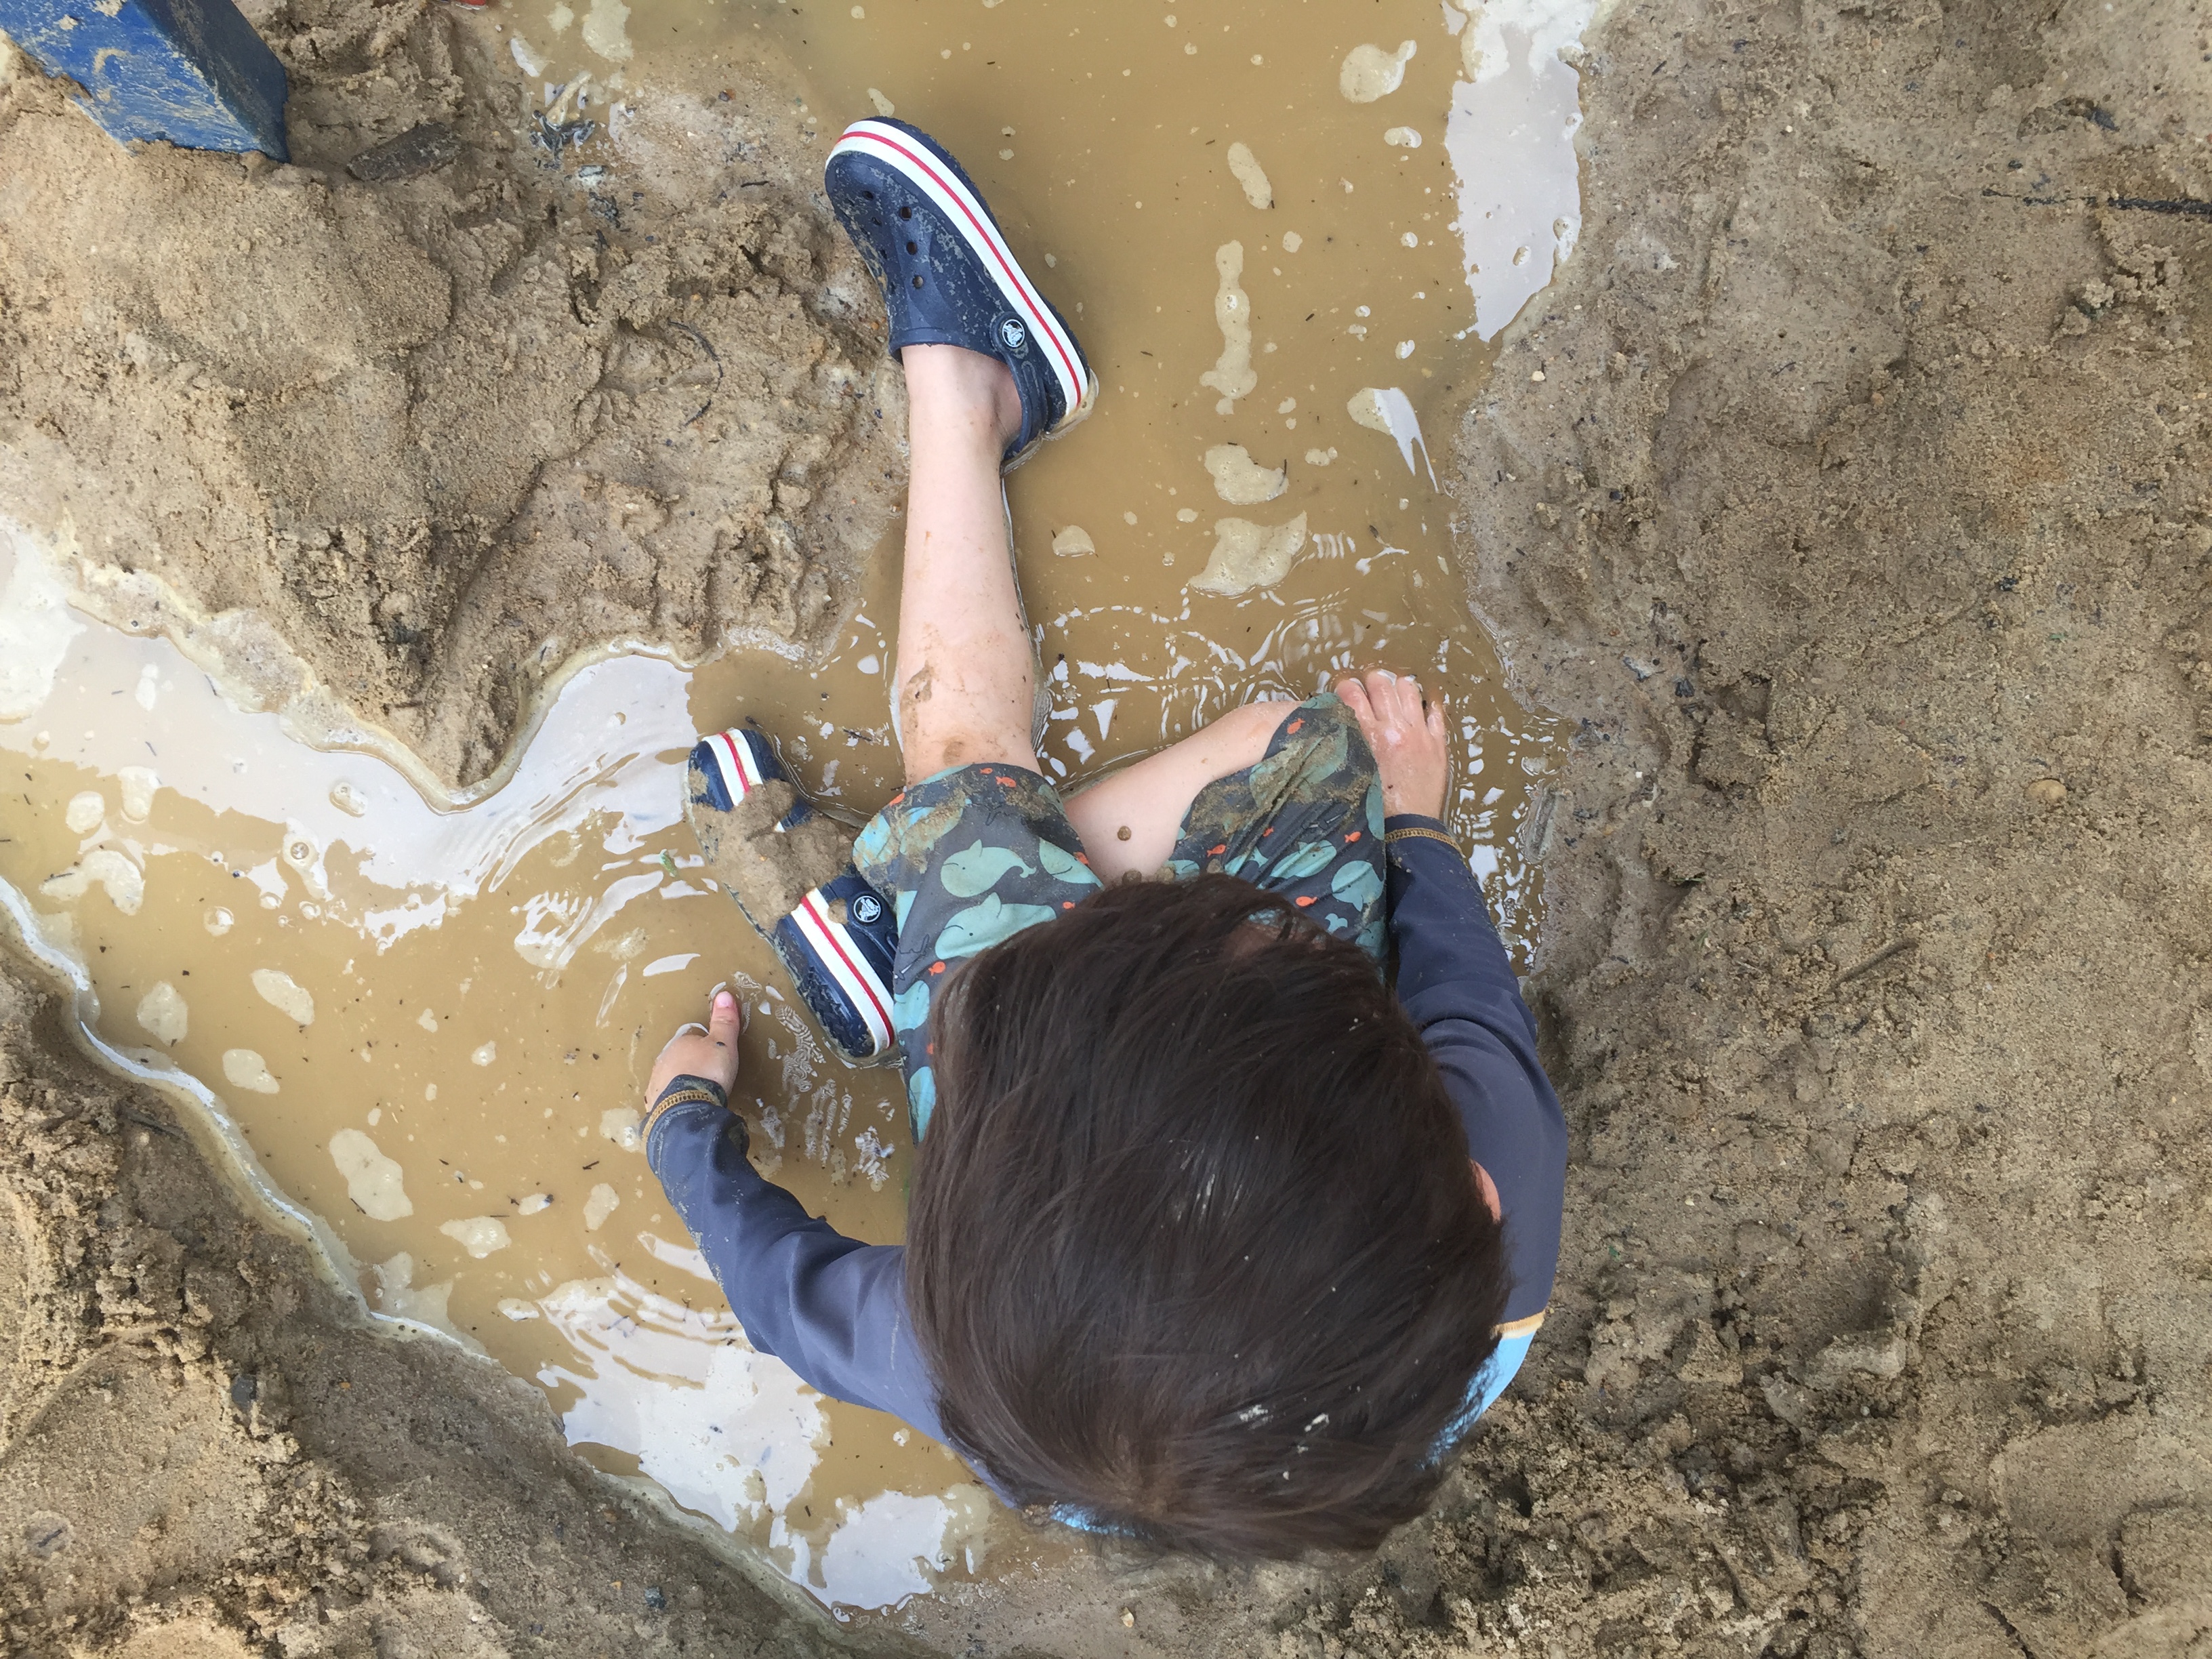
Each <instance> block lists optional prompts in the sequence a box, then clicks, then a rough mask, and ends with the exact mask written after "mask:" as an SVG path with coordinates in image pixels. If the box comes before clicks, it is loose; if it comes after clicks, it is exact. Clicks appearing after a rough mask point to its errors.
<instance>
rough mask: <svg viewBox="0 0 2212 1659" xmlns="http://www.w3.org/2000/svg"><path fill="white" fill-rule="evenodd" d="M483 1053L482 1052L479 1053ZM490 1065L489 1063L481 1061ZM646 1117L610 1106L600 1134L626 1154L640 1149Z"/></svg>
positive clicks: (602, 1120)
mask: <svg viewBox="0 0 2212 1659" xmlns="http://www.w3.org/2000/svg"><path fill="white" fill-rule="evenodd" d="M479 1052H481V1051H479ZM478 1063H479V1064H489V1061H479V1062H478ZM644 1121H645V1119H644V1117H643V1116H642V1115H640V1114H639V1113H638V1112H636V1111H635V1110H634V1109H631V1108H630V1107H628V1106H610V1107H608V1108H607V1109H606V1110H605V1111H604V1112H601V1113H600V1114H599V1133H601V1134H603V1135H605V1137H606V1138H607V1139H609V1140H611V1141H613V1142H614V1144H615V1145H616V1146H619V1147H621V1148H622V1149H623V1151H624V1152H635V1151H636V1150H637V1149H638V1145H639V1142H638V1138H637V1127H638V1125H639V1124H641V1123H642V1122H644Z"/></svg>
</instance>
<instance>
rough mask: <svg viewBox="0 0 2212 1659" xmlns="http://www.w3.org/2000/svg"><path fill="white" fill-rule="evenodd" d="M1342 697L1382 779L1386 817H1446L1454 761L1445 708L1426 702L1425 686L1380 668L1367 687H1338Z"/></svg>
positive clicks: (1355, 684) (1344, 684)
mask: <svg viewBox="0 0 2212 1659" xmlns="http://www.w3.org/2000/svg"><path fill="white" fill-rule="evenodd" d="M1336 695H1337V696H1339V697H1340V698H1341V699H1342V700H1343V702H1344V706H1345V707H1346V708H1349V709H1350V710H1351V711H1352V714H1353V716H1354V717H1355V718H1357V719H1358V721H1359V730H1360V732H1361V734H1362V735H1364V737H1365V738H1366V739H1367V746H1368V747H1369V748H1370V749H1372V750H1374V751H1375V764H1376V769H1378V770H1379V771H1380V772H1381V773H1382V775H1383V812H1384V814H1385V815H1386V816H1388V817H1397V816H1398V814H1400V813H1401V812H1414V813H1418V814H1419V815H1420V816H1421V817H1425V818H1437V817H1443V811H1444V780H1445V777H1446V775H1448V774H1449V771H1450V770H1451V757H1450V755H1449V751H1448V750H1446V749H1445V748H1444V708H1443V703H1441V702H1432V703H1430V704H1428V705H1427V706H1426V707H1425V708H1424V707H1423V704H1422V702H1421V683H1420V682H1419V680H1416V679H1409V678H1401V677H1400V676H1399V675H1396V674H1394V673H1392V672H1391V671H1389V669H1387V668H1377V669H1376V670H1374V671H1372V672H1370V674H1368V675H1367V676H1366V678H1365V679H1364V681H1362V680H1357V679H1349V680H1343V681H1340V682H1339V683H1338V685H1337V688H1336Z"/></svg>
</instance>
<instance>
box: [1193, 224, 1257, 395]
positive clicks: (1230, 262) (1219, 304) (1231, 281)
mask: <svg viewBox="0 0 2212 1659" xmlns="http://www.w3.org/2000/svg"><path fill="white" fill-rule="evenodd" d="M1213 270H1214V275H1215V276H1217V277H1218V279H1219V280H1218V286H1217V287H1216V288H1215V289H1214V294H1213V320H1214V323H1215V325H1217V326H1218V327H1219V329H1220V330H1221V356H1219V358H1218V359H1217V360H1216V361H1215V362H1214V365H1213V367H1212V368H1210V369H1208V370H1206V373H1205V374H1201V375H1200V376H1199V377H1198V383H1199V384H1200V386H1212V388H1213V389H1214V390H1215V391H1216V392H1219V393H1220V394H1221V397H1220V399H1219V401H1218V402H1217V403H1216V404H1214V405H1213V410H1214V413H1215V414H1217V415H1227V414H1230V413H1232V412H1233V411H1234V410H1236V407H1237V399H1238V398H1243V397H1249V395H1250V394H1251V391H1252V388H1253V387H1254V386H1257V385H1259V384H1260V377H1259V376H1258V375H1257V374H1255V373H1253V370H1252V298H1251V296H1250V295H1248V294H1246V293H1245V292H1244V288H1243V279H1244V244H1243V243H1242V242H1224V243H1223V244H1222V245H1221V246H1219V247H1218V248H1216V249H1215V250H1214V252H1213Z"/></svg>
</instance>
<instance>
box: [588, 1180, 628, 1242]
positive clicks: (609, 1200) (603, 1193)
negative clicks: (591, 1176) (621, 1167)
mask: <svg viewBox="0 0 2212 1659" xmlns="http://www.w3.org/2000/svg"><path fill="white" fill-rule="evenodd" d="M621 1207H622V1194H620V1193H618V1192H617V1191H616V1190H615V1189H614V1188H611V1187H610V1186H608V1185H607V1183H606V1182H604V1181H602V1182H599V1185H598V1186H596V1187H594V1188H592V1190H591V1191H590V1192H589V1193H587V1194H585V1196H584V1231H586V1232H587V1233H595V1232H597V1231H599V1229H600V1228H602V1227H604V1226H605V1225H607V1218H608V1217H609V1216H611V1215H612V1214H613V1213H614V1212H616V1211H617V1210H618V1209H620V1208H621Z"/></svg>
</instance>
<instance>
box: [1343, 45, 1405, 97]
mask: <svg viewBox="0 0 2212 1659" xmlns="http://www.w3.org/2000/svg"><path fill="white" fill-rule="evenodd" d="M1419 50H1420V48H1419V46H1416V45H1415V44H1414V43H1413V41H1411V40H1402V41H1401V42H1399V45H1398V50H1397V51H1395V52H1385V51H1384V50H1383V48H1382V47H1380V46H1369V45H1366V44H1364V43H1362V44H1361V45H1359V46H1354V47H1353V48H1352V50H1351V51H1350V52H1346V54H1345V57H1344V63H1343V64H1342V66H1341V67H1340V68H1339V69H1338V70H1337V72H1336V89H1337V90H1338V91H1339V92H1340V93H1342V94H1344V95H1345V96H1346V98H1349V99H1350V100H1352V102H1353V103H1355V104H1371V103H1373V102H1374V101H1375V100H1376V99H1378V98H1387V97H1389V95H1390V94H1392V93H1394V92H1395V91H1397V90H1398V88H1399V86H1400V84H1401V83H1402V82H1404V80H1405V78H1406V65H1407V64H1410V63H1411V62H1413V54H1414V53H1415V52H1418V51H1419Z"/></svg>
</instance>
